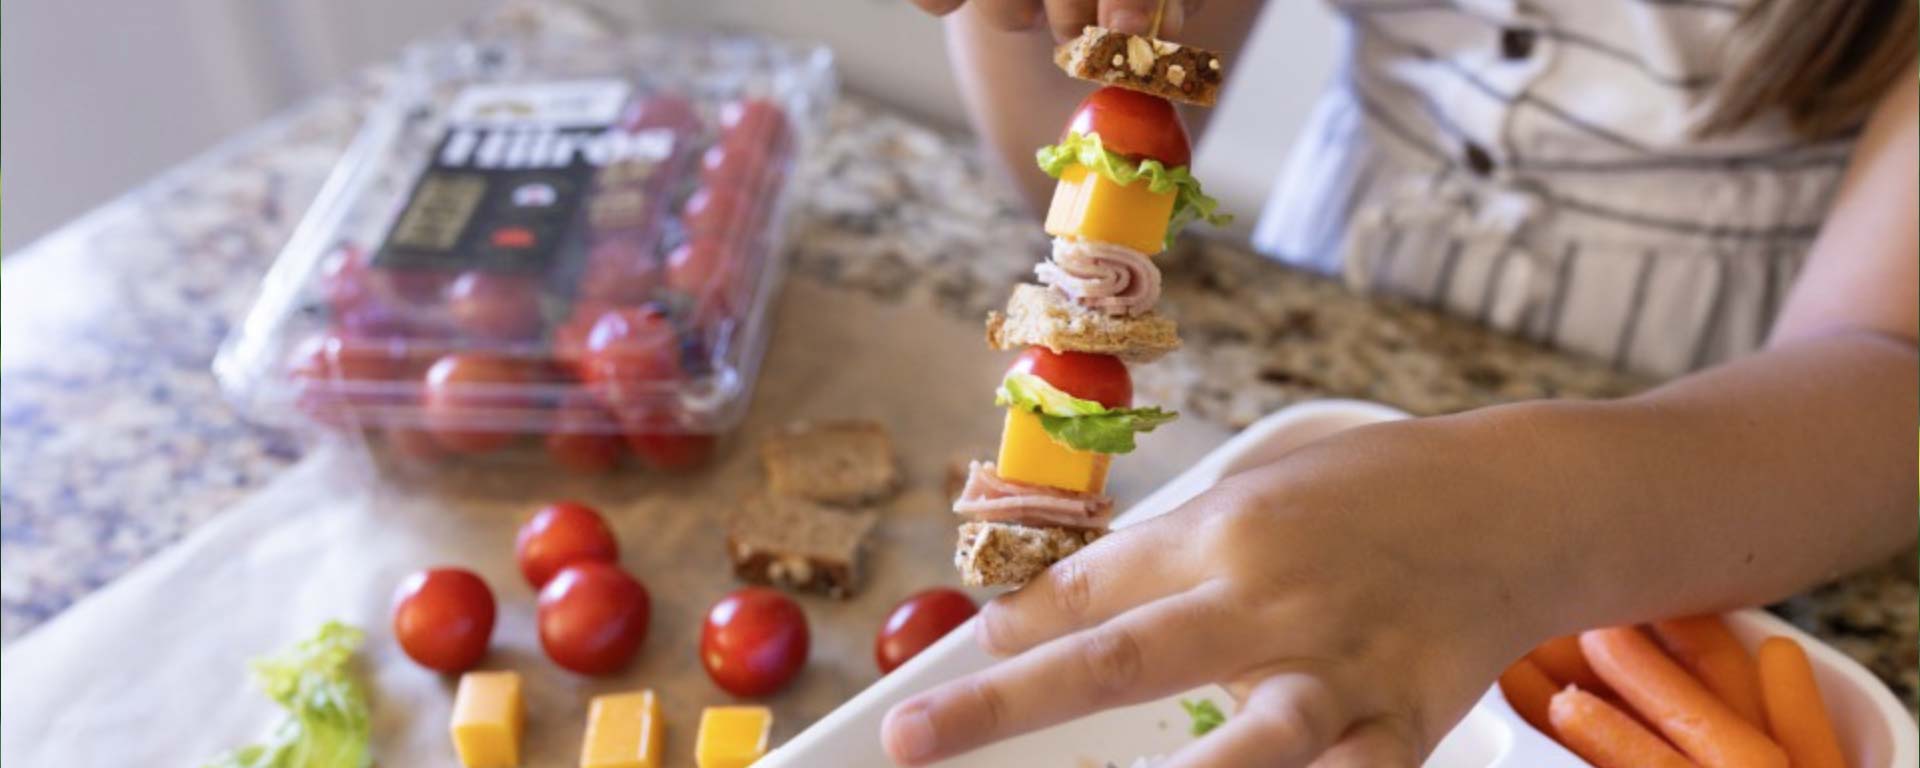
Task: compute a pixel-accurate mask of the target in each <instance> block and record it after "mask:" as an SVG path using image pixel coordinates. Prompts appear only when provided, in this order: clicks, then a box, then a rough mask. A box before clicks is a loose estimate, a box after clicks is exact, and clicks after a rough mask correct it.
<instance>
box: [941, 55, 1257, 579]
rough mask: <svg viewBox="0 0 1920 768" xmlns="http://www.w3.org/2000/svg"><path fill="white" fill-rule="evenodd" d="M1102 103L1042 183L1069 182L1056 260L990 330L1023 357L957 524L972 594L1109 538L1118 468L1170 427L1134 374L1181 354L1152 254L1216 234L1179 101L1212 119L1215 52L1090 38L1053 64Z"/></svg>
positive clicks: (1091, 108)
mask: <svg viewBox="0 0 1920 768" xmlns="http://www.w3.org/2000/svg"><path fill="white" fill-rule="evenodd" d="M1054 61H1055V63H1057V64H1058V65H1059V66H1060V68H1061V69H1063V70H1065V71H1066V73H1067V74H1069V75H1071V76H1073V77H1077V78H1080V79H1083V80H1089V81H1092V82H1096V83H1101V84H1102V86H1103V87H1101V88H1100V89H1099V90H1097V91H1095V92H1094V93H1093V94H1092V95H1090V96H1088V97H1087V99H1086V100H1085V101H1083V102H1081V104H1080V107H1079V109H1078V110H1076V111H1075V112H1074V115H1073V119H1072V120H1071V121H1070V122H1069V123H1068V124H1067V129H1066V131H1065V132H1064V133H1063V134H1062V136H1061V138H1060V143H1059V144H1056V145H1054V146H1051V147H1046V148H1044V149H1041V150H1040V151H1039V152H1038V153H1036V156H1035V159H1036V160H1037V162H1038V163H1039V165H1040V169H1041V170H1043V171H1045V172H1046V173H1047V174H1048V175H1049V176H1052V177H1054V178H1056V179H1058V180H1059V184H1058V186H1056V187H1055V189H1054V195H1053V202H1052V204H1051V206H1050V207H1049V209H1048V211H1047V217H1046V225H1045V226H1046V231H1047V234H1049V235H1052V236H1053V237H1054V241H1053V253H1052V257H1051V258H1050V259H1049V260H1047V261H1043V262H1041V263H1040V264H1038V265H1036V266H1035V267H1034V275H1035V277H1036V278H1037V279H1038V281H1039V283H1038V284H1022V285H1019V286H1017V287H1015V288H1014V291H1013V296H1012V297H1011V298H1010V299H1009V300H1008V302H1007V306H1006V310H1005V311H1004V312H993V313H991V314H990V315H989V316H988V318H987V342H988V344H989V345H991V346H993V347H994V348H995V349H1004V350H1021V353H1020V356H1019V358H1018V359H1017V360H1016V361H1015V362H1014V364H1013V367H1012V368H1009V369H1008V370H1007V374H1006V377H1005V378H1004V379H1002V381H1001V384H1000V389H999V392H998V393H997V396H996V398H995V402H996V403H997V404H998V405H1000V406H1003V407H1005V408H1006V409H1007V415H1006V426H1005V428H1004V431H1003V432H1002V434H1001V442H1000V453H999V456H998V457H997V460H996V461H993V462H985V461H975V462H973V463H972V465H971V466H970V467H969V468H968V474H967V479H966V483H965V486H964V487H963V488H962V490H961V492H960V497H959V498H958V499H957V500H956V501H955V502H954V506H953V511H954V513H955V514H958V515H960V516H962V517H963V518H965V519H966V522H964V523H962V524H961V525H960V536H959V542H958V544H957V546H956V550H955V552H954V565H955V567H957V568H958V569H959V570H960V574H961V579H962V581H964V582H966V583H967V584H968V585H971V586H992V585H1010V586H1017V585H1019V584H1023V583H1025V582H1026V581H1028V580H1029V579H1032V578H1033V577H1034V576H1036V575H1038V574H1039V573H1040V572H1041V571H1044V570H1045V569H1046V568H1047V567H1048V566H1051V565H1052V564H1054V563H1055V562H1058V561H1059V560H1060V559H1062V558H1065V557H1066V556H1068V555H1071V554H1073V553H1074V552H1076V551H1078V550H1079V549H1080V548H1081V547H1084V546H1086V545H1087V544H1089V543H1092V542H1093V541H1094V540H1095V539H1098V538H1099V537H1100V536H1101V535H1103V534H1105V533H1106V531H1107V524H1108V521H1109V520H1110V519H1111V518H1112V515H1113V499H1112V498H1111V497H1109V496H1107V495H1106V493H1105V490H1106V480H1107V470H1108V466H1109V464H1110V463H1111V462H1112V457H1113V455H1114V454H1119V453H1127V452H1129V451H1132V450H1133V448H1134V435H1135V433H1138V432H1148V431H1151V430H1153V429H1154V428H1155V427H1157V426H1159V425H1161V424H1164V423H1166V422H1168V421H1171V420H1172V419H1173V418H1174V416H1175V414H1174V413H1172V412H1170V411H1166V410H1162V409H1160V408H1152V407H1149V408H1135V407H1133V382H1132V379H1131V377H1130V376H1129V374H1128V372H1127V364H1128V363H1145V362H1150V361H1152V360H1155V359H1157V358H1159V357H1160V356H1162V355H1165V354H1166V353H1167V352H1169V351H1172V350H1173V349H1175V348H1177V347H1178V346H1179V345H1180V339H1179V337H1178V336H1177V335H1176V334H1175V330H1174V323H1173V321H1172V320H1171V319H1169V318H1167V317H1165V316H1163V315H1161V314H1160V313H1159V312H1158V311H1156V310H1155V308H1154V305H1155V304H1156V303H1157V302H1158V301H1159V298H1160V270H1159V268H1158V267H1157V266H1155V265H1154V263H1153V259H1152V257H1153V256H1154V254H1157V253H1160V252H1161V251H1163V250H1165V249H1166V247H1167V245H1168V244H1169V243H1171V242H1172V241H1173V238H1174V236H1175V235H1177V234H1178V233H1179V231H1180V229H1181V228H1182V227H1184V226H1186V225H1187V224H1189V223H1192V222H1194V221H1208V222H1211V223H1221V222H1223V221H1224V220H1225V218H1226V217H1224V216H1222V215H1220V214H1218V213H1217V212H1216V210H1215V209H1216V207H1217V203H1216V202H1215V201H1214V200H1213V199H1211V198H1209V197H1207V196H1206V195H1205V194H1204V193H1203V192H1202V191H1201V188H1200V183H1199V181H1197V180H1195V179H1194V177H1193V174H1192V173H1191V171H1190V170H1189V169H1188V165H1189V163H1190V162H1191V160H1192V148H1191V145H1190V144H1189V141H1188V138H1187V129H1186V126H1185V125H1184V124H1183V123H1182V122H1181V119H1180V114H1179V112H1178V111H1176V110H1175V108H1174V105H1173V104H1172V102H1171V101H1169V100H1170V99H1171V100H1177V101H1182V102H1186V103H1189V104H1197V105H1201V106H1211V105H1212V104H1213V101H1214V98H1215V96H1216V94H1217V93H1218V91H1219V87H1220V83H1221V80H1222V76H1223V71H1222V70H1223V68H1222V66H1221V61H1220V57H1219V56H1218V55H1217V54H1214V53H1212V52H1209V51H1205V50H1201V49H1197V48H1192V47H1188V46H1182V45H1179V44H1176V43H1170V42H1167V41H1164V40H1159V39H1157V38H1156V37H1154V36H1153V35H1145V36H1141V35H1130V34H1126V33H1122V32H1116V31H1113V30H1109V29H1104V28H1101V27H1087V28H1086V30H1085V31H1084V32H1082V34H1081V35H1080V37H1078V38H1076V39H1074V40H1072V41H1070V42H1068V43H1066V44H1064V45H1062V46H1060V48H1059V50H1058V51H1056V53H1055V57H1054Z"/></svg>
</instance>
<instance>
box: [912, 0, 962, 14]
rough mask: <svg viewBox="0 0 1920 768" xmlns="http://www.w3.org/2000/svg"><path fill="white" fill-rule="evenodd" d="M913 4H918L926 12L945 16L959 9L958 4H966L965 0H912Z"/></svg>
mask: <svg viewBox="0 0 1920 768" xmlns="http://www.w3.org/2000/svg"><path fill="white" fill-rule="evenodd" d="M913 4H914V5H917V6H920V10H923V11H926V12H927V13H931V14H933V15H935V16H945V15H947V14H949V13H953V12H954V11H956V10H959V9H960V6H962V5H966V4H967V0H913Z"/></svg>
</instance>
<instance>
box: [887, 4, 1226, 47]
mask: <svg viewBox="0 0 1920 768" xmlns="http://www.w3.org/2000/svg"><path fill="white" fill-rule="evenodd" d="M913 4H914V5H918V6H920V8H921V10H924V11H926V12H928V13H931V14H933V15H935V16H945V15H947V14H949V13H952V12H954V11H956V10H958V9H959V8H960V6H963V5H972V6H973V12H974V13H978V14H980V18H982V19H985V20H986V22H987V23H988V24H991V25H993V26H994V27H997V28H999V29H1003V30H1006V31H1009V32H1014V31H1018V30H1023V29H1031V28H1033V26H1034V25H1036V24H1038V23H1039V22H1040V21H1042V17H1043V16H1044V17H1045V19H1044V20H1045V21H1046V24H1047V28H1048V29H1051V30H1053V36H1054V38H1055V39H1058V40H1069V39H1072V38H1074V37H1077V36H1079V34H1080V30H1081V29H1083V28H1085V27H1086V26H1087V25H1089V24H1099V25H1100V26H1103V27H1107V28H1109V29H1113V30H1116V31H1120V32H1126V33H1128V34H1134V35H1144V34H1147V32H1148V31H1150V27H1152V26H1153V10H1154V4H1155V0H1046V1H1045V2H1044V3H1043V2H1042V1H1041V0H913ZM1198 5H1199V2H1197V0H1167V9H1166V13H1165V15H1164V16H1162V17H1161V19H1160V36H1161V37H1169V36H1172V35H1176V34H1179V32H1180V27H1181V25H1183V24H1184V23H1185V22H1186V18H1187V13H1188V12H1189V11H1190V10H1192V8H1190V7H1188V6H1198Z"/></svg>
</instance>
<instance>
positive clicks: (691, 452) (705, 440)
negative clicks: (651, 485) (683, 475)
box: [627, 432, 718, 472]
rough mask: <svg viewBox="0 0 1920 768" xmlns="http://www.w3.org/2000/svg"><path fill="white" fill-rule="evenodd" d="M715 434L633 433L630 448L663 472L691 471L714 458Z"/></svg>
mask: <svg viewBox="0 0 1920 768" xmlns="http://www.w3.org/2000/svg"><path fill="white" fill-rule="evenodd" d="M717 442H718V440H716V439H715V438H714V436H713V435H707V434H698V433H675V432H630V433H628V434H627V447H628V448H631V449H633V452H634V454H635V455H637V456H639V457H640V460H641V461H644V462H646V463H647V466H649V467H652V468H654V469H656V470H659V471H661V472H688V471H691V470H694V469H698V468H699V467H701V466H702V465H704V464H706V463H707V460H708V459H711V458H713V448H714V444H715V443H717Z"/></svg>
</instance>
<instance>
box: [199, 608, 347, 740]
mask: <svg viewBox="0 0 1920 768" xmlns="http://www.w3.org/2000/svg"><path fill="white" fill-rule="evenodd" d="M361 640H362V634H361V632H360V630H358V629H355V628H353V627H350V626H347V625H345V624H341V623H339V622H337V621H329V622H327V623H326V624H324V625H322V626H321V627H320V631H319V632H318V633H317V634H315V635H314V636H313V637H311V638H308V639H306V640H302V641H300V642H299V643H297V644H295V645H294V646H293V647H292V648H289V649H287V650H285V651H282V652H281V653H280V654H279V655H276V656H270V657H267V658H262V659H255V660H254V661H253V662H252V663H251V664H250V665H249V666H250V667H251V668H252V669H253V678H254V682H256V683H258V684H259V685H260V690H261V691H262V692H264V693H266V694H267V697H268V698H270V699H273V700H274V702H276V703H278V704H279V705H280V706H281V707H282V708H285V709H286V710H287V717H286V719H284V720H281V721H280V724H279V725H278V726H276V727H274V729H273V732H272V733H271V734H269V735H268V736H267V738H266V740H265V741H262V742H261V743H259V744H251V745H248V746H245V747H241V748H239V749H236V750H233V751H232V752H228V753H226V754H224V755H221V756H220V757H218V758H216V759H215V760H214V761H213V762H211V763H208V764H207V765H206V768H367V766H371V765H373V757H372V755H371V754H370V752H369V749H368V737H369V734H370V722H371V721H370V719H369V717H368V714H367V694H366V692H365V691H364V690H363V689H362V688H361V687H360V684H359V683H358V682H356V681H355V680H354V679H353V676H352V675H351V674H350V673H349V670H348V665H349V662H351V660H352V659H353V653H354V651H355V650H356V649H358V648H359V647H360V643H361Z"/></svg>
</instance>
